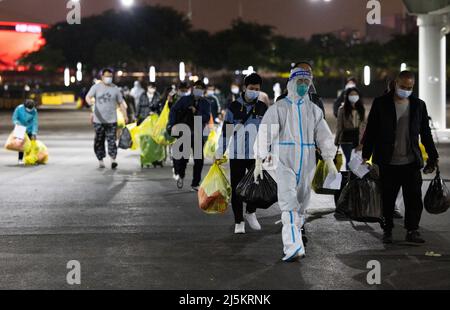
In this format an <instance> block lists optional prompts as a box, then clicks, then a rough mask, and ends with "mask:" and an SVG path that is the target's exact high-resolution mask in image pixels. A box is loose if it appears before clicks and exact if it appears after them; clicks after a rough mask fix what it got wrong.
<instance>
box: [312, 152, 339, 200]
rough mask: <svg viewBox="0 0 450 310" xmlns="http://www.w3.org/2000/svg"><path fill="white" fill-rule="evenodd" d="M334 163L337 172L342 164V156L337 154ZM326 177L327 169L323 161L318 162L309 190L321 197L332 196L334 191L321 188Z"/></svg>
mask: <svg viewBox="0 0 450 310" xmlns="http://www.w3.org/2000/svg"><path fill="white" fill-rule="evenodd" d="M334 161H335V165H336V169H337V171H340V170H341V167H342V164H343V162H344V159H343V157H342V154H341V153H337V154H336V158H335V160H334ZM327 176H328V167H327V165H326V164H325V162H324V161H323V160H319V162H318V163H317V167H316V172H315V173H314V178H313V180H312V183H311V188H312V189H313V190H314V192H316V193H317V194H322V195H333V194H334V193H335V192H336V191H335V190H330V189H326V188H323V183H324V182H325V179H326V178H327Z"/></svg>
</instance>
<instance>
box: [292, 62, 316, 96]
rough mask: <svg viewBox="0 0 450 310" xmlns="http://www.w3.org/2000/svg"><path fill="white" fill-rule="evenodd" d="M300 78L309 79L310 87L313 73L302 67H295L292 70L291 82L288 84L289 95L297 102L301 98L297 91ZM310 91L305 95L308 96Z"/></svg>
mask: <svg viewBox="0 0 450 310" xmlns="http://www.w3.org/2000/svg"><path fill="white" fill-rule="evenodd" d="M299 79H307V80H309V81H310V87H311V85H312V79H313V77H312V74H311V72H310V71H308V70H304V69H301V68H295V69H293V70H292V71H291V75H290V76H289V82H288V84H287V91H288V95H287V97H288V98H289V99H290V100H291V101H292V102H295V103H297V102H298V100H299V99H300V96H299V94H298V93H297V81H298V80H299ZM307 95H308V93H307V94H306V95H305V96H307Z"/></svg>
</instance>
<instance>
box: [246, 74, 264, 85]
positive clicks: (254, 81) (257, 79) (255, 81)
mask: <svg viewBox="0 0 450 310" xmlns="http://www.w3.org/2000/svg"><path fill="white" fill-rule="evenodd" d="M244 85H245V87H247V86H248V85H262V78H261V76H260V75H259V74H258V73H255V72H253V73H251V74H249V75H247V76H246V77H245V79H244Z"/></svg>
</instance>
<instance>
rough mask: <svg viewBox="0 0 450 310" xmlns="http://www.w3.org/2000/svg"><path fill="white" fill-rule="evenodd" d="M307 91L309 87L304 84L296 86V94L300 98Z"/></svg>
mask: <svg viewBox="0 0 450 310" xmlns="http://www.w3.org/2000/svg"><path fill="white" fill-rule="evenodd" d="M308 90H309V85H306V84H304V83H302V84H300V85H297V94H298V95H299V96H300V97H304V96H305V95H306V94H307V93H308Z"/></svg>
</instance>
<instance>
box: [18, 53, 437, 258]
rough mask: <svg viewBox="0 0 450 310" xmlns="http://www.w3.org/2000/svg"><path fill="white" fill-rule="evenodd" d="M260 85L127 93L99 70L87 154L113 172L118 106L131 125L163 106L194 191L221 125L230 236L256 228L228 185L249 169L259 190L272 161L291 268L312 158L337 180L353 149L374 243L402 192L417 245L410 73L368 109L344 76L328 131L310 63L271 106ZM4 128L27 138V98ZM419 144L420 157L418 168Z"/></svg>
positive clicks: (432, 160)
mask: <svg viewBox="0 0 450 310" xmlns="http://www.w3.org/2000/svg"><path fill="white" fill-rule="evenodd" d="M263 84H264V81H263V79H262V78H261V76H260V75H258V74H257V73H251V74H249V75H248V76H246V77H245V79H244V82H243V85H242V86H241V85H238V84H236V83H233V84H232V85H231V87H230V95H229V97H228V98H227V99H228V100H227V102H225V103H224V102H223V101H221V100H219V99H218V96H217V92H216V89H215V87H214V86H211V85H208V86H207V85H205V84H204V83H203V82H202V81H200V80H199V81H196V82H195V83H193V84H192V85H189V84H188V83H186V82H181V83H180V84H179V85H178V86H177V87H175V86H170V87H168V88H166V89H165V90H164V91H163V92H162V93H160V92H159V91H158V90H157V86H156V84H155V83H148V84H147V83H141V82H139V81H136V82H135V83H134V86H133V88H132V89H128V88H122V89H120V88H119V87H117V86H116V85H115V84H114V83H113V72H112V70H110V69H105V70H103V72H102V77H101V81H100V82H99V83H97V84H95V85H93V86H92V88H91V89H90V90H89V91H88V92H87V94H86V98H85V99H86V102H87V104H88V105H89V106H92V109H93V110H92V111H93V113H92V114H93V118H92V122H93V126H94V130H95V141H94V151H95V155H96V157H97V159H98V162H99V167H100V168H102V169H104V168H105V166H106V165H105V162H104V159H105V158H106V156H107V155H109V157H110V159H111V168H112V169H116V168H117V167H118V162H117V150H118V145H117V122H118V116H117V115H118V112H117V111H118V110H119V111H120V113H121V114H122V117H123V119H124V121H125V123H127V124H129V123H133V122H136V125H137V126H139V125H141V124H142V123H143V122H145V121H146V120H147V119H148V118H149V117H150V116H152V115H154V116H159V115H162V113H163V110H164V109H165V108H167V109H168V110H169V111H170V112H169V114H168V117H167V121H166V127H165V132H164V136H163V138H164V137H165V138H167V139H173V140H175V139H176V141H186V143H184V144H181V145H180V146H179V147H178V148H177V151H178V152H179V153H181V156H174V149H175V144H173V145H172V147H171V151H169V153H170V154H172V156H171V157H172V172H173V178H174V180H175V182H176V185H177V186H178V188H182V187H183V186H184V179H185V177H186V169H187V165H188V162H189V160H190V158H193V159H194V165H193V179H192V182H191V189H192V191H193V192H198V190H199V186H200V185H201V182H202V171H203V166H204V153H203V149H204V146H205V143H206V141H207V139H208V132H210V131H211V130H216V129H217V128H221V131H220V135H219V137H218V140H217V150H216V152H215V154H214V156H213V158H212V159H213V161H214V162H215V163H219V162H220V163H222V164H223V162H224V161H226V160H228V162H229V168H230V186H231V201H230V203H231V207H232V211H233V214H234V222H235V230H234V232H235V233H236V234H244V233H245V226H246V222H247V223H248V225H249V226H250V228H251V229H253V230H256V231H259V230H261V229H262V227H261V224H260V223H259V221H258V218H257V210H258V205H257V204H252V203H244V201H243V199H242V197H239V195H238V194H237V189H238V186H239V184H240V182H241V181H242V180H243V179H244V178H245V177H246V175H248V174H249V173H253V178H254V181H255V183H256V184H258V182H260V181H261V180H263V179H264V175H265V174H264V170H266V169H268V168H267V167H268V165H269V166H270V165H272V167H273V168H272V170H273V171H272V172H273V174H272V175H273V177H274V179H275V180H276V184H277V193H278V206H279V208H280V210H281V222H282V225H283V228H282V242H283V253H284V254H283V257H282V260H283V261H287V262H290V261H295V260H297V259H298V258H300V257H303V256H304V255H305V253H306V252H305V245H306V242H307V240H308V239H307V238H306V231H305V214H306V213H305V211H306V209H307V207H308V205H309V204H310V200H311V191H312V185H311V184H312V182H313V179H314V178H315V174H316V170H317V167H318V162H319V160H320V161H322V164H323V167H324V169H326V171H327V176H337V175H338V174H339V173H340V171H341V170H344V171H349V170H351V167H350V163H351V161H352V156H353V154H354V153H355V152H359V153H360V154H361V158H362V159H363V163H364V164H365V163H366V162H371V164H372V170H376V171H377V172H379V173H378V175H379V178H380V182H379V184H380V195H381V201H382V205H383V209H382V212H383V214H382V218H383V221H382V223H381V224H382V225H381V226H382V228H383V231H384V235H383V239H382V241H383V242H384V243H386V244H387V243H392V242H393V240H392V230H393V228H394V221H393V219H394V218H395V217H397V218H398V217H401V216H402V215H401V214H400V212H399V210H398V209H396V200H397V198H398V195H399V192H401V191H402V193H403V201H404V207H405V228H406V230H407V232H406V240H407V241H408V242H413V243H423V242H425V241H424V239H423V238H422V237H421V235H420V233H419V223H420V219H421V214H422V210H423V200H422V194H421V193H422V191H421V187H422V168H424V169H423V172H424V173H432V172H434V171H435V170H436V169H437V168H438V158H439V155H438V152H437V150H436V147H435V144H434V142H433V138H432V134H431V129H430V126H429V117H428V113H427V109H426V105H425V103H424V102H423V101H422V100H420V99H419V98H417V97H416V96H415V95H413V88H414V84H415V76H414V74H413V73H411V72H409V71H403V72H401V73H399V74H398V76H397V77H396V79H395V80H393V82H392V83H391V84H390V85H389V88H388V90H387V91H386V93H385V94H383V95H382V96H380V97H378V98H376V99H375V100H374V102H373V104H372V107H371V109H370V112H369V113H366V109H365V105H364V102H363V100H364V99H363V95H362V93H361V91H360V90H359V88H358V84H357V81H356V80H355V79H353V78H351V79H349V80H348V82H347V84H346V87H345V89H344V90H343V91H342V92H341V94H340V96H339V97H338V98H337V100H336V102H335V103H334V106H333V112H334V116H335V117H336V118H337V125H336V128H335V135H333V134H332V131H331V130H330V127H329V124H328V122H327V120H326V115H325V109H324V104H323V102H322V100H321V98H320V96H319V94H317V91H316V88H315V85H314V76H313V68H312V65H311V64H310V63H308V62H299V63H297V64H295V65H294V66H293V67H292V68H291V71H290V76H289V79H288V81H287V84H286V91H285V92H284V93H283V94H282V95H281V96H280V97H279V98H276V99H275V100H274V103H271V102H270V101H269V100H268V97H267V95H266V94H265V93H263V92H262V90H261V89H262V86H263ZM367 114H368V115H367ZM13 122H14V124H19V125H23V126H25V127H26V132H27V133H28V135H29V136H30V137H31V138H32V139H36V136H37V133H38V122H37V110H36V108H35V106H34V103H33V101H31V100H27V101H26V102H25V103H24V104H23V105H21V106H19V107H18V108H17V109H16V111H15V112H14V117H13ZM183 126H184V127H183ZM180 127H182V129H181V130H180ZM183 128H184V130H183ZM205 132H206V133H205ZM218 132H219V131H218ZM105 142H106V144H107V146H108V152H106V148H105ZM420 143H422V144H423V146H424V149H425V151H426V153H427V155H428V160H427V162H426V163H424V161H423V157H422V151H421V149H420V146H419V145H420ZM340 149H341V150H342V152H343V155H344V157H345V162H346V165H345V166H344V167H340V166H339V165H338V164H337V161H336V157H337V155H336V154H338V151H339V150H340ZM22 157H23V153H22V154H20V153H19V160H22ZM337 166H338V167H337ZM373 167H377V168H376V169H375V168H373Z"/></svg>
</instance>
